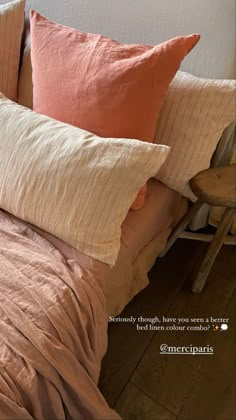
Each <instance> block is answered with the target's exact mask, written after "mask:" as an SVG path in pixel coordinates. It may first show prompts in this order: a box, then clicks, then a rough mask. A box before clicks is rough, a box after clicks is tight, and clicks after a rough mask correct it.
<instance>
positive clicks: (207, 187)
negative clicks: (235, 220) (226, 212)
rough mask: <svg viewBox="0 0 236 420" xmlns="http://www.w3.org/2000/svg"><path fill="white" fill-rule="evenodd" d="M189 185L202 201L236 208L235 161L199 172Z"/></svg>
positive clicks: (212, 204)
mask: <svg viewBox="0 0 236 420" xmlns="http://www.w3.org/2000/svg"><path fill="white" fill-rule="evenodd" d="M190 185H191V189H192V191H193V192H194V194H195V195H196V196H197V197H198V198H199V199H200V200H201V201H203V202H204V203H207V204H210V205H211V206H217V207H230V208H234V209H235V208H236V163H233V164H231V165H227V166H221V167H219V168H212V169H207V170H205V171H202V172H199V173H198V174H197V175H196V176H194V177H193V178H192V179H191V181H190Z"/></svg>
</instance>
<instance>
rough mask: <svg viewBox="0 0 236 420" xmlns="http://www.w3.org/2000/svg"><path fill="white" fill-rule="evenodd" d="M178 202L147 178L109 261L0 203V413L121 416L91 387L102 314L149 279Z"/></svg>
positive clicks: (100, 350) (116, 308)
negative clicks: (117, 249) (140, 199)
mask: <svg viewBox="0 0 236 420" xmlns="http://www.w3.org/2000/svg"><path fill="white" fill-rule="evenodd" d="M157 197H158V199H157ZM185 206H186V200H183V199H182V198H181V196H180V195H179V194H178V193H175V192H174V191H172V190H170V189H169V188H167V187H165V186H164V185H163V184H161V183H159V182H158V181H156V180H151V181H150V182H149V185H148V197H147V200H146V203H145V206H144V208H143V209H142V210H141V211H140V212H130V213H129V214H128V216H127V218H126V220H125V222H124V223H123V227H122V246H121V250H120V253H119V257H118V260H117V264H116V265H115V267H113V268H109V267H108V266H107V265H106V264H103V263H100V262H99V261H97V260H95V259H93V258H91V257H88V256H86V255H84V254H82V253H80V252H78V251H77V250H75V249H74V248H72V247H70V246H68V245H66V244H65V243H64V242H62V241H60V240H58V239H57V238H55V237H53V236H51V235H49V234H47V233H45V232H42V231H40V230H39V229H37V228H35V227H33V226H30V225H29V224H26V223H23V222H22V221H20V220H19V219H17V218H15V217H13V216H11V215H10V214H8V213H6V212H3V211H0V244H1V245H0V247H1V252H0V255H1V257H0V258H1V261H0V266H1V274H0V277H1V294H0V296H1V297H0V300H1V338H0V340H1V341H0V348H1V356H0V359H1V366H2V369H1V382H0V384H1V394H0V407H1V408H0V413H1V418H24V419H28V418H29V419H30V418H47V419H49V418H60V419H62V418H67V419H68V418H76V419H79V418H81V419H84V418H86V419H87V418H104V419H111V418H112V419H113V418H114V419H115V418H119V416H117V415H116V413H115V412H113V411H112V410H110V409H109V407H108V406H107V404H106V402H105V400H104V399H103V397H102V395H101V394H100V392H99V390H98V388H97V386H96V383H97V381H98V378H99V372H100V363H101V359H102V357H103V355H104V353H105V351H106V347H107V336H106V329H107V320H108V315H116V314H118V313H119V312H120V311H121V310H122V309H123V307H124V306H125V305H126V304H127V303H128V302H129V301H130V300H131V299H132V297H133V296H134V295H135V294H136V293H138V292H139V291H140V290H142V289H143V288H144V287H145V286H146V285H147V284H148V277H147V272H148V271H149V269H150V267H151V266H152V264H153V263H154V261H155V259H156V257H157V256H158V253H159V252H161V250H162V249H163V248H164V246H165V242H166V239H167V236H168V233H169V232H170V230H171V227H172V226H173V225H174V224H175V223H176V222H177V220H178V218H179V217H180V216H181V214H182V212H183V211H184V209H185ZM13 361H14V362H13ZM78 395H79V399H78ZM49 401H50V404H49V403H48V402H49ZM91 401H92V404H91ZM31 413H34V414H33V417H32V414H31Z"/></svg>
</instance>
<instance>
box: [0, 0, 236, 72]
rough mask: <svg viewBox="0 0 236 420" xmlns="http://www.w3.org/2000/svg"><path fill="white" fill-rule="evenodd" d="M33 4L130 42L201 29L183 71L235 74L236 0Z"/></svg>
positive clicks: (40, 0) (44, 0)
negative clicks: (197, 42)
mask: <svg viewBox="0 0 236 420" xmlns="http://www.w3.org/2000/svg"><path fill="white" fill-rule="evenodd" d="M1 2H2V3H3V2H4V0H0V3H1ZM29 8H33V9H35V10H37V11H38V12H40V13H42V14H44V15H45V16H47V17H48V18H50V19H52V20H55V21H56V22H59V23H62V24H64V25H67V26H72V27H74V28H78V29H80V30H82V31H87V32H95V33H102V34H103V35H107V36H109V37H112V38H114V39H117V40H118V41H121V42H127V43H148V44H158V43H159V42H161V41H164V40H166V39H168V38H171V37H174V36H177V35H182V34H189V33H193V32H199V33H200V34H201V36H202V38H201V40H200V42H199V44H198V46H197V47H195V49H194V51H192V52H191V53H190V55H189V56H188V57H187V58H186V59H185V61H184V63H183V65H182V69H184V70H187V71H190V72H192V73H193V74H196V75H199V76H205V77H213V78H235V0H27V9H29Z"/></svg>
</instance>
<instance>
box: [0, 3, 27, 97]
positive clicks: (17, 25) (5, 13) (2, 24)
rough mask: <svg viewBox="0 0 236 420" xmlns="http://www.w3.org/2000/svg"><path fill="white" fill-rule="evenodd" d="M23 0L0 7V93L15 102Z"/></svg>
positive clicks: (22, 20) (22, 22)
mask: <svg viewBox="0 0 236 420" xmlns="http://www.w3.org/2000/svg"><path fill="white" fill-rule="evenodd" d="M24 9H25V0H15V1H13V2H12V3H7V4H3V5H0V92H3V93H4V95H5V96H7V97H8V98H10V99H12V100H14V101H15V100H16V96H17V83H18V70H19V60H20V45H21V35H22V31H23V25H24Z"/></svg>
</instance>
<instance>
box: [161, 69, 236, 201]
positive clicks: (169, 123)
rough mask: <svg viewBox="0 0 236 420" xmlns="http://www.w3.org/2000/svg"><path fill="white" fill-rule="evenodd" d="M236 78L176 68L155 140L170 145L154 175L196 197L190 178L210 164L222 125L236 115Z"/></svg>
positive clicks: (226, 125) (168, 184)
mask: <svg viewBox="0 0 236 420" xmlns="http://www.w3.org/2000/svg"><path fill="white" fill-rule="evenodd" d="M235 87H236V82H235V80H211V79H203V78H199V77H195V76H192V75H191V74H188V73H185V72H181V71H179V72H177V74H176V76H175V78H174V79H173V81H172V82H171V84H170V86H169V89H168V92H167V95H166V99H165V101H164V104H163V107H162V110H161V113H160V116H159V120H158V122H157V129H156V136H155V142H156V143H158V142H159V141H161V143H162V144H166V145H168V146H170V147H171V151H170V154H169V156H168V157H167V159H166V162H165V163H164V165H163V166H162V168H161V170H160V171H159V172H158V174H157V175H156V176H155V178H156V179H158V180H160V181H161V182H163V183H164V184H166V185H167V186H168V187H170V188H172V189H174V190H176V191H178V192H179V193H180V194H183V195H184V196H186V197H188V198H190V199H191V200H192V201H195V200H196V196H195V195H194V194H193V192H192V191H191V188H190V186H189V180H190V179H191V178H192V177H193V176H194V175H196V174H197V173H198V172H199V171H202V170H204V169H207V168H209V166H210V161H211V158H212V155H213V153H214V151H215V149H216V147H217V143H218V141H219V139H220V137H221V135H222V133H223V131H224V129H225V128H227V127H228V125H229V124H230V123H231V122H232V121H233V120H234V119H235V93H236V92H235Z"/></svg>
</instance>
